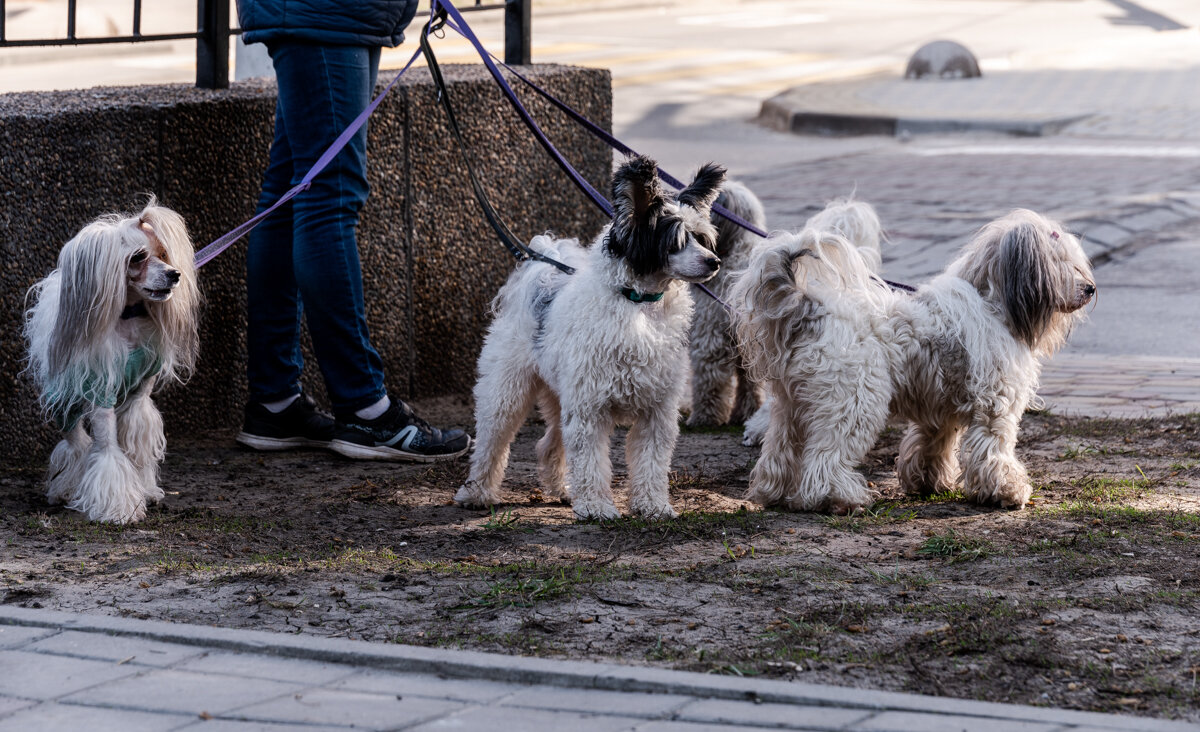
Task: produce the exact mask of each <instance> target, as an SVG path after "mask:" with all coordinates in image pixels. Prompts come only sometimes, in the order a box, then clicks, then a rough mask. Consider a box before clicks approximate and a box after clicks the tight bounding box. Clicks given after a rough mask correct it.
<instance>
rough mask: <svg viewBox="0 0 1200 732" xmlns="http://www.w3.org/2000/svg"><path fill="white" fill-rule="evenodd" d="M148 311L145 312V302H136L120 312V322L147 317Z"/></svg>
mask: <svg viewBox="0 0 1200 732" xmlns="http://www.w3.org/2000/svg"><path fill="white" fill-rule="evenodd" d="M149 315H150V311H148V310H146V301H145V300H138V301H137V302H135V303H134V304H132V305H130V306H129V307H127V308H125V309H124V310H122V311H121V320H129V319H130V318H145V317H149Z"/></svg>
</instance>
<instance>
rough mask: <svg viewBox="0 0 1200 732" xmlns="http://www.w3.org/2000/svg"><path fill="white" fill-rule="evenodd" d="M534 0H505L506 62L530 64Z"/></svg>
mask: <svg viewBox="0 0 1200 732" xmlns="http://www.w3.org/2000/svg"><path fill="white" fill-rule="evenodd" d="M531 5H533V2H532V0H505V3H504V63H506V64H514V65H515V64H522V65H523V64H528V63H529V62H530V46H531V45H532V42H531V41H530V38H531V35H532V33H531V28H530V26H531V25H532V14H531V13H530V12H529V11H530V6H531Z"/></svg>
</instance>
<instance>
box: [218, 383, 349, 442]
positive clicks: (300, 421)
mask: <svg viewBox="0 0 1200 732" xmlns="http://www.w3.org/2000/svg"><path fill="white" fill-rule="evenodd" d="M333 428H334V421H333V417H332V416H330V415H328V414H326V413H325V412H322V411H321V410H320V409H318V408H317V404H316V402H314V401H313V400H312V397H310V396H309V395H307V394H301V395H300V397H299V398H298V399H296V400H295V401H294V402H292V403H291V404H289V405H288V406H287V409H285V410H283V411H282V412H278V413H275V412H271V411H270V410H269V409H267V408H266V407H264V406H263V405H261V404H259V403H258V402H250V403H248V404H246V421H245V423H244V424H243V427H242V431H241V432H240V433H239V434H238V436H237V441H238V442H240V443H242V444H243V445H245V446H246V447H251V448H254V449H255V450H292V449H295V448H297V447H329V443H330V442H331V441H332V440H333Z"/></svg>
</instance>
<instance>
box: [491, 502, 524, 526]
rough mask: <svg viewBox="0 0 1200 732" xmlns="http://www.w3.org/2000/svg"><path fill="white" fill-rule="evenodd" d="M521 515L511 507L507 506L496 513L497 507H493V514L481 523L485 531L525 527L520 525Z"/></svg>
mask: <svg viewBox="0 0 1200 732" xmlns="http://www.w3.org/2000/svg"><path fill="white" fill-rule="evenodd" d="M520 521H521V517H520V516H519V515H518V514H517V513H516V512H515V511H513V510H512V509H511V508H505V509H504V510H503V511H501V512H500V513H496V507H495V506H492V507H491V515H490V516H489V517H488V520H487V521H485V522H484V523H483V524H481V528H483V529H484V530H485V531H504V530H508V529H516V528H524V527H518V526H517V524H519V523H520Z"/></svg>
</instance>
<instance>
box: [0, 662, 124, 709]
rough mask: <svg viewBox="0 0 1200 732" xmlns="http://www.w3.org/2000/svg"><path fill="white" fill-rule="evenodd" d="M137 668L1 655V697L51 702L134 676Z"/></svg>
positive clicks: (103, 663) (107, 663)
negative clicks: (47, 700) (19, 697)
mask: <svg viewBox="0 0 1200 732" xmlns="http://www.w3.org/2000/svg"><path fill="white" fill-rule="evenodd" d="M138 671H139V669H138V668H137V667H136V666H128V665H117V664H115V663H110V662H107V661H90V660H86V659H81V658H67V657H64V656H50V655H47V654H45V653H29V652H26V651H0V694H6V695H8V696H21V697H25V698H27V699H41V700H46V699H54V698H55V697H59V696H62V695H64V694H70V693H72V692H75V691H79V690H80V689H86V688H88V687H90V686H95V685H97V684H103V683H105V682H108V681H112V680H113V679H120V678H122V677H126V676H132V675H134V674H136V673H137V672H138Z"/></svg>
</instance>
